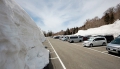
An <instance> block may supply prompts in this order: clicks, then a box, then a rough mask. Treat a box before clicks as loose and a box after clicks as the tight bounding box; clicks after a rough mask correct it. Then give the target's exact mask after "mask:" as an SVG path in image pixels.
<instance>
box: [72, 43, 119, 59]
mask: <svg viewBox="0 0 120 69" xmlns="http://www.w3.org/2000/svg"><path fill="white" fill-rule="evenodd" d="M73 45H76V46H79V45H78V44H73ZM79 47H81V46H79ZM83 48H84V47H83ZM86 49H89V50H92V51H96V52H99V53H103V54H107V55H109V56H112V57H116V58H120V57H118V56H114V55H111V54H108V53H107V51H103V52H102V51H98V50H95V49H92V48H86Z"/></svg>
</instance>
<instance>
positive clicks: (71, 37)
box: [70, 36, 78, 39]
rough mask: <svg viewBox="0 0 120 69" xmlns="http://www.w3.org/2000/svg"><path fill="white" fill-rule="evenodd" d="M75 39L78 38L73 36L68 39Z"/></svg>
mask: <svg viewBox="0 0 120 69" xmlns="http://www.w3.org/2000/svg"><path fill="white" fill-rule="evenodd" d="M76 38H78V37H77V36H74V37H70V39H76Z"/></svg>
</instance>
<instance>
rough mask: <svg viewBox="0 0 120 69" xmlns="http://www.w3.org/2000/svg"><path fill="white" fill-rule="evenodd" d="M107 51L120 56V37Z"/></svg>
mask: <svg viewBox="0 0 120 69" xmlns="http://www.w3.org/2000/svg"><path fill="white" fill-rule="evenodd" d="M106 50H107V51H108V53H111V52H113V53H118V54H120V36H118V37H117V38H115V39H114V40H113V41H111V42H110V43H109V44H108V45H107V47H106Z"/></svg>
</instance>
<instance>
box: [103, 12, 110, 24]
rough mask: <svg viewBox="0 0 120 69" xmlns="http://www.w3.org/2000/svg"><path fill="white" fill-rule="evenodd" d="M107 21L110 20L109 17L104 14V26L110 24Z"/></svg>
mask: <svg viewBox="0 0 120 69" xmlns="http://www.w3.org/2000/svg"><path fill="white" fill-rule="evenodd" d="M109 20H110V16H109V14H108V13H106V14H105V18H104V21H105V23H106V24H109V22H110V21H109Z"/></svg>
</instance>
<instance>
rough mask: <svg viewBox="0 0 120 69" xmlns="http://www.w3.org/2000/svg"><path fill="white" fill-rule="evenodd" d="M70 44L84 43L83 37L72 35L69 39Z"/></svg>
mask: <svg viewBox="0 0 120 69" xmlns="http://www.w3.org/2000/svg"><path fill="white" fill-rule="evenodd" d="M67 38H68V39H67V40H68V42H70V43H74V42H82V41H83V37H82V36H80V35H79V36H77V35H71V36H68V37H67Z"/></svg>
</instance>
